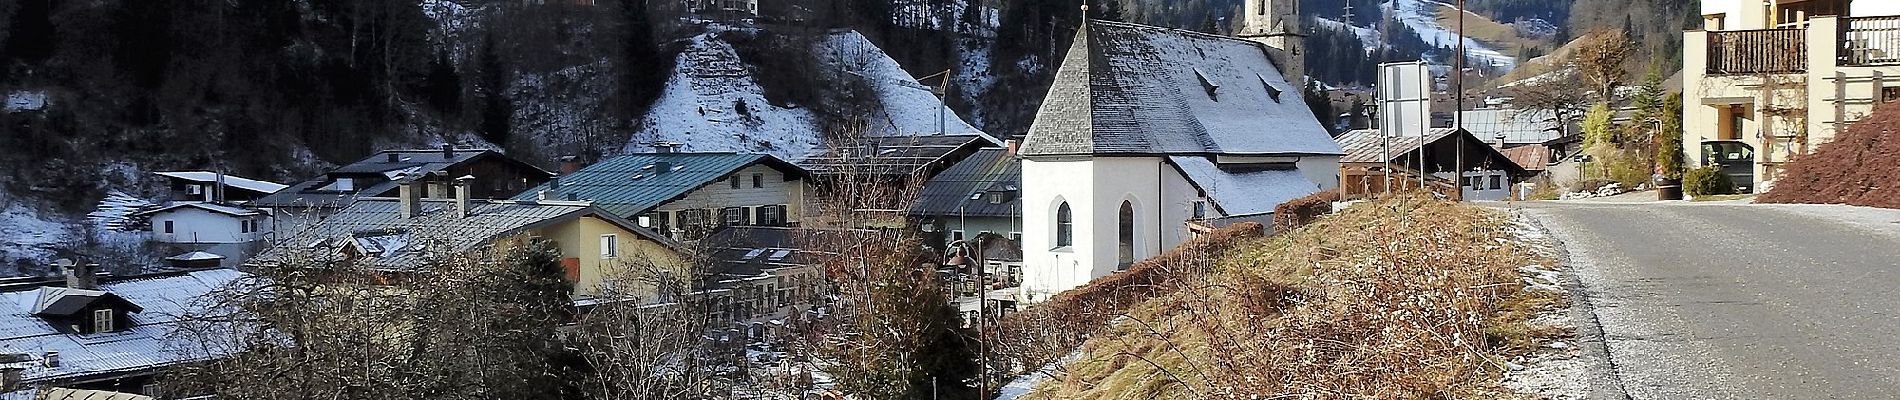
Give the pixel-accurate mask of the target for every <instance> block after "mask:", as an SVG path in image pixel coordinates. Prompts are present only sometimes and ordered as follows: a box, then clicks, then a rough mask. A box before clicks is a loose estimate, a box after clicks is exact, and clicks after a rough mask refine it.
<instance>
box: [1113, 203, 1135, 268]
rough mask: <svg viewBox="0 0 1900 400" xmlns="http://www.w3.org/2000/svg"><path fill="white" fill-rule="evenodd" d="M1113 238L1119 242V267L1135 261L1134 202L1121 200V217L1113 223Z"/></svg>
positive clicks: (1126, 266)
mask: <svg viewBox="0 0 1900 400" xmlns="http://www.w3.org/2000/svg"><path fill="white" fill-rule="evenodd" d="M1115 228H1116V229H1115V233H1116V236H1115V239H1116V240H1117V241H1119V242H1120V243H1121V257H1120V258H1119V260H1121V264H1119V265H1120V268H1121V269H1128V266H1129V265H1130V264H1134V263H1135V204H1134V203H1131V202H1128V201H1123V202H1122V211H1121V219H1120V221H1118V222H1117V223H1116V224H1115Z"/></svg>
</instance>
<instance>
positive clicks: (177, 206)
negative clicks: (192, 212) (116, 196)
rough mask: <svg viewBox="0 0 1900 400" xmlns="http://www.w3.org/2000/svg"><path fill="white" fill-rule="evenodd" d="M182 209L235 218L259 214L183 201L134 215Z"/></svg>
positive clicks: (245, 210) (250, 210)
mask: <svg viewBox="0 0 1900 400" xmlns="http://www.w3.org/2000/svg"><path fill="white" fill-rule="evenodd" d="M180 208H196V209H200V210H205V211H210V212H215V213H219V214H224V215H229V216H233V217H248V216H252V215H257V214H258V211H257V210H252V209H247V208H243V207H236V206H228V205H223V204H218V203H206V202H199V201H181V202H174V203H172V204H168V205H165V206H164V207H159V208H154V209H150V210H145V211H139V212H137V213H134V214H133V215H151V214H157V213H162V212H167V211H171V210H177V209H180Z"/></svg>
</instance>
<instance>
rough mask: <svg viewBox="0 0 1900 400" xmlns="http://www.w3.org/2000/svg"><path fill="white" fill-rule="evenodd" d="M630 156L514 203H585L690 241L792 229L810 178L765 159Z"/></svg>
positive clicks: (580, 172)
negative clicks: (728, 231) (755, 229)
mask: <svg viewBox="0 0 1900 400" xmlns="http://www.w3.org/2000/svg"><path fill="white" fill-rule="evenodd" d="M659 150H660V151H661V152H655V153H638V154H628V155H623V156H619V157H614V158H610V159H606V160H603V161H601V162H598V163H595V164H593V165H589V166H586V167H584V168H581V169H579V170H576V171H574V172H572V173H569V174H566V175H562V176H560V177H557V178H555V179H553V180H550V181H548V182H547V183H545V184H542V185H541V186H538V187H535V188H533V189H530V190H528V191H527V192H523V193H521V194H520V195H518V196H516V198H515V199H516V200H563V201H587V202H591V203H592V204H593V205H595V206H597V207H600V208H601V209H604V210H606V211H607V212H609V213H612V214H614V215H616V216H619V217H621V218H626V219H628V220H633V221H637V223H638V224H639V225H640V226H641V227H644V228H648V229H651V230H653V231H655V232H658V233H659V234H660V235H662V236H666V237H668V238H673V239H678V240H693V239H697V238H700V237H703V236H704V235H705V234H706V233H707V232H709V231H711V230H713V229H717V228H719V227H725V226H797V225H798V223H799V219H800V218H801V217H802V216H803V214H804V205H805V203H806V201H805V199H806V196H807V195H808V194H809V193H811V189H810V181H809V179H808V178H809V174H808V173H806V171H805V170H804V169H803V168H799V167H798V166H797V165H793V164H792V163H789V162H786V161H784V160H780V159H778V158H775V157H772V156H770V155H764V154H739V153H681V152H675V151H671V148H670V147H666V146H661V147H659Z"/></svg>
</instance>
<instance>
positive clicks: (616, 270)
mask: <svg viewBox="0 0 1900 400" xmlns="http://www.w3.org/2000/svg"><path fill="white" fill-rule="evenodd" d="M404 188H405V189H407V188H408V187H407V186H405V187H404ZM402 192H403V197H399V198H364V199H359V200H358V201H357V202H356V203H355V204H352V205H350V206H349V207H346V208H344V209H342V210H340V211H338V212H337V213H336V214H333V215H331V216H329V217H326V218H324V219H323V220H321V221H318V222H316V223H315V224H312V225H311V226H310V227H309V228H307V229H303V230H300V231H297V232H287V233H286V235H285V239H283V240H281V241H279V242H278V243H277V244H276V246H274V247H272V248H271V249H269V250H266V251H265V252H264V253H262V254H260V255H258V256H257V257H255V258H253V259H251V260H250V261H248V262H246V264H247V265H262V264H267V263H274V262H285V261H286V260H291V259H294V258H296V257H299V256H301V255H303V254H306V253H308V252H341V253H342V254H344V255H345V259H348V260H350V261H352V262H358V263H362V265H366V266H368V268H370V269H371V270H374V271H386V272H388V273H390V274H391V275H392V276H399V275H401V274H405V273H416V272H422V271H420V269H421V268H424V267H427V266H428V265H429V262H430V260H431V259H433V258H436V257H439V256H441V255H443V254H461V253H466V252H469V251H473V250H476V249H480V248H482V247H483V246H489V245H495V244H497V243H500V242H502V241H506V240H510V239H515V238H522V237H529V238H539V239H544V240H548V241H551V242H553V243H554V244H555V245H556V246H557V247H558V248H559V249H560V252H561V258H562V260H561V264H562V267H563V269H565V273H566V276H567V278H568V279H569V280H570V281H572V282H574V297H575V299H576V300H580V299H587V298H592V297H594V296H596V295H598V294H600V293H602V292H603V291H606V290H607V289H612V290H611V291H612V292H614V293H617V294H621V295H634V296H638V297H639V298H640V299H641V300H642V301H653V300H654V299H657V298H658V297H659V295H658V294H657V293H655V291H654V289H653V287H652V286H651V284H650V283H648V284H640V286H641V287H618V288H608V287H606V285H609V283H608V282H651V281H652V280H651V279H640V277H647V276H664V275H672V276H678V275H677V274H678V272H679V271H684V270H685V268H684V265H685V262H686V261H685V260H686V257H684V256H682V251H681V249H680V247H679V246H678V245H677V243H676V242H674V241H673V240H671V239H667V238H665V237H661V236H660V235H658V234H656V233H654V232H653V231H651V230H648V229H645V228H641V227H639V226H638V225H637V224H635V223H633V222H632V221H628V220H626V219H624V218H621V217H619V216H615V215H613V214H612V213H609V212H606V211H604V210H602V209H600V208H599V207H595V206H594V205H593V204H591V203H589V202H580V201H535V200H479V199H478V200H464V199H421V198H416V197H412V194H413V193H416V192H419V191H410V190H403V191H402ZM616 277H632V278H634V279H615V278H616Z"/></svg>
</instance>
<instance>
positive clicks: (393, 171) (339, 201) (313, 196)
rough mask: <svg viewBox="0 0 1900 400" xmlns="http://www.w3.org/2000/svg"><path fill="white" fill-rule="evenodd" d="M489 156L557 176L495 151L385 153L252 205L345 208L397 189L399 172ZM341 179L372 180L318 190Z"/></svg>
mask: <svg viewBox="0 0 1900 400" xmlns="http://www.w3.org/2000/svg"><path fill="white" fill-rule="evenodd" d="M488 157H496V158H498V159H500V160H502V161H503V162H505V163H509V164H514V165H516V166H517V167H518V168H522V169H526V170H534V171H539V172H540V173H542V174H546V176H553V175H554V174H553V173H551V172H547V171H546V170H542V169H540V168H537V167H535V166H533V165H528V164H527V163H524V162H521V161H520V160H515V159H513V158H510V157H508V156H507V155H503V154H501V153H499V152H496V151H493V150H486V149H455V150H454V151H452V152H445V151H443V150H384V151H380V152H377V153H376V154H372V155H370V156H369V157H367V158H364V159H362V160H358V161H357V162H354V163H350V164H347V165H344V166H341V167H337V168H336V169H334V170H331V171H330V172H329V173H326V174H324V175H319V176H317V177H314V178H310V179H309V180H305V181H303V182H298V183H296V184H292V185H290V187H287V188H284V189H283V190H278V191H277V192H275V193H271V195H269V196H264V197H263V198H259V199H257V200H252V201H251V202H250V203H249V204H251V205H254V206H263V207H326V208H337V207H343V206H348V205H350V203H352V202H355V201H356V198H357V197H359V196H360V197H368V196H381V195H384V194H385V193H389V192H390V191H393V190H396V187H397V185H398V183H397V182H396V179H395V177H396V175H397V174H399V173H400V174H405V175H408V176H412V177H414V176H420V175H423V174H429V173H433V172H438V171H444V170H447V169H449V168H454V167H456V166H458V165H462V164H465V163H469V162H472V161H476V160H480V159H484V158H488ZM338 177H353V178H368V180H367V181H364V182H360V183H359V185H358V186H357V187H356V190H355V191H353V192H348V193H340V192H331V191H322V190H318V189H321V188H322V187H323V186H324V185H325V184H327V183H329V182H331V181H332V179H333V178H338Z"/></svg>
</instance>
